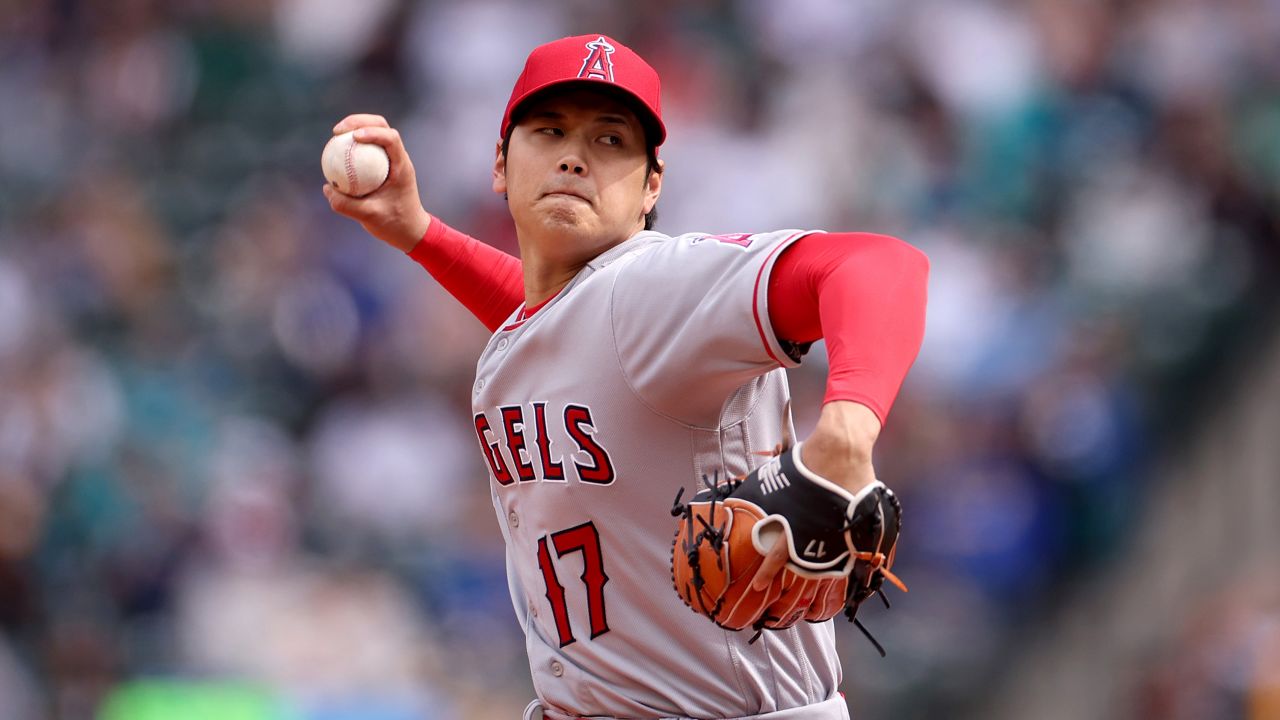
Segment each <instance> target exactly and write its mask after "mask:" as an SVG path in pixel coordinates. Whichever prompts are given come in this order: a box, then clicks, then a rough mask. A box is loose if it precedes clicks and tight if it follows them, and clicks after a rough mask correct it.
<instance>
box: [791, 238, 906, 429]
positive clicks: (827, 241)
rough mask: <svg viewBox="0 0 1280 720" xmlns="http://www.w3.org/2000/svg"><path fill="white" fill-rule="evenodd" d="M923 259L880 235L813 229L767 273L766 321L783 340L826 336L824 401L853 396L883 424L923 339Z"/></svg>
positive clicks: (802, 341)
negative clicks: (827, 364)
mask: <svg viewBox="0 0 1280 720" xmlns="http://www.w3.org/2000/svg"><path fill="white" fill-rule="evenodd" d="M928 276H929V260H928V258H927V257H925V255H924V253H922V252H920V251H919V250H917V249H915V248H914V247H912V246H910V245H908V244H906V243H904V242H902V241H901V240H898V239H896V238H892V237H888V236H886V235H873V234H870V233H818V234H814V235H807V236H805V237H803V238H801V239H799V240H797V241H796V242H795V243H794V244H792V245H791V247H789V248H787V249H786V250H784V251H783V252H782V255H781V256H780V257H779V258H778V260H777V262H776V264H775V265H774V268H773V272H771V273H770V275H769V320H770V321H771V322H772V324H773V330H774V333H776V334H777V336H778V337H779V338H781V339H783V340H790V341H793V342H798V343H806V342H813V341H814V340H817V339H818V338H820V337H825V338H826V341H827V358H828V361H829V364H830V370H829V371H828V374H827V393H826V397H825V398H824V400H823V402H830V401H832V400H853V401H855V402H859V403H862V404H863V405H866V406H867V407H868V408H870V409H871V410H872V412H874V413H875V414H876V416H877V417H878V418H880V422H881V424H883V423H884V421H885V418H886V417H887V416H888V414H889V409H890V407H892V406H893V400H894V398H895V397H896V396H897V394H898V389H899V388H900V387H901V386H902V380H903V379H904V378H905V377H906V375H907V370H909V369H910V368H911V364H912V363H913V362H915V359H916V355H917V354H918V353H919V352H920V342H921V341H922V340H923V339H924V310H925V300H926V295H927V290H928V288H927V284H928Z"/></svg>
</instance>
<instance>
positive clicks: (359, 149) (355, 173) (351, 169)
mask: <svg viewBox="0 0 1280 720" xmlns="http://www.w3.org/2000/svg"><path fill="white" fill-rule="evenodd" d="M320 166H321V167H322V168H323V169H324V179H325V180H328V181H329V184H330V185H332V186H334V187H335V188H337V189H338V191H339V192H341V193H343V194H346V195H351V196H353V197H364V196H365V195H368V194H369V193H371V192H373V191H374V190H377V189H378V188H380V187H382V183H384V182H386V180H387V173H388V172H390V170H391V160H390V159H389V158H387V151H386V150H383V149H382V146H381V145H374V144H373V143H362V142H356V139H355V131H354V130H352V131H351V132H345V133H342V134H341V135H334V136H333V137H332V138H330V139H329V142H328V143H326V144H325V146H324V152H323V153H322V154H321V155H320Z"/></svg>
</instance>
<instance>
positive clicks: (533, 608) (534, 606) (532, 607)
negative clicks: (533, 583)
mask: <svg viewBox="0 0 1280 720" xmlns="http://www.w3.org/2000/svg"><path fill="white" fill-rule="evenodd" d="M529 613H530V614H531V615H533V616H534V617H538V603H536V602H534V601H532V600H530V601H529Z"/></svg>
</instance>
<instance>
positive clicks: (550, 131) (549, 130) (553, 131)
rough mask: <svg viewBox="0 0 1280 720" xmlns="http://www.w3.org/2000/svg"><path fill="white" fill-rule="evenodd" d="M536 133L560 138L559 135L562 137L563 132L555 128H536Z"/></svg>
mask: <svg viewBox="0 0 1280 720" xmlns="http://www.w3.org/2000/svg"><path fill="white" fill-rule="evenodd" d="M537 132H539V133H541V134H543V135H551V136H553V137H560V136H561V135H564V131H563V130H561V129H560V128H557V127H544V128H538V130H537Z"/></svg>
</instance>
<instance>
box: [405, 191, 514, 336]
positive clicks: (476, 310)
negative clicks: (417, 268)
mask: <svg viewBox="0 0 1280 720" xmlns="http://www.w3.org/2000/svg"><path fill="white" fill-rule="evenodd" d="M407 254H408V255H409V257H411V258H413V259H414V261H416V262H417V263H418V264H419V265H421V266H422V267H423V268H425V269H426V271H427V272H429V273H431V276H432V277H434V278H435V279H436V282H438V283H440V285H441V286H442V287H443V288H444V289H445V290H448V291H449V294H450V295H452V296H454V297H455V298H457V299H458V302H460V303H462V304H463V306H465V307H466V308H467V309H468V310H470V311H471V314H473V315H475V316H476V317H477V318H478V319H479V320H480V322H482V323H484V326H485V327H487V328H489V330H490V331H493V332H496V331H497V330H498V328H500V327H502V322H503V321H504V320H506V319H507V318H508V317H510V316H511V313H513V312H515V310H516V308H517V307H519V306H520V303H522V302H524V278H523V275H522V271H521V266H520V259H519V258H517V257H513V256H511V255H508V254H507V253H505V252H502V251H501V250H499V249H497V248H495V247H493V246H491V245H487V244H485V243H482V242H480V241H479V240H476V239H475V238H473V237H471V236H469V235H465V234H463V233H460V232H458V231H457V230H454V229H453V228H451V227H449V226H448V225H445V224H444V223H443V222H440V218H437V217H436V216H434V215H432V216H431V225H430V226H429V227H428V228H427V232H426V234H424V235H423V236H422V239H421V240H419V241H418V244H417V245H414V246H413V248H412V249H411V250H409V252H408V253H407Z"/></svg>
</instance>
